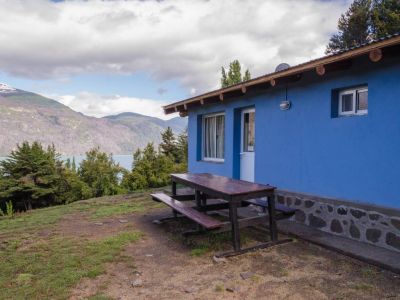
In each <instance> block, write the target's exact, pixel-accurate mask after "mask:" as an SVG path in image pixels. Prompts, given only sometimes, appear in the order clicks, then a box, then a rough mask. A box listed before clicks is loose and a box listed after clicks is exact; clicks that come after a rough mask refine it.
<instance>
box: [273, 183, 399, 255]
mask: <svg viewBox="0 0 400 300" xmlns="http://www.w3.org/2000/svg"><path fill="white" fill-rule="evenodd" d="M277 202H278V203H281V204H284V205H286V206H289V207H292V208H296V209H298V211H297V212H296V214H295V216H294V217H292V219H293V220H294V221H296V222H300V223H303V224H306V225H308V226H312V227H314V228H317V229H319V230H322V231H325V232H329V233H332V234H336V235H341V236H345V237H348V238H351V239H355V240H358V241H362V242H366V243H369V244H373V245H376V246H380V247H383V248H386V249H390V250H394V251H398V252H400V211H399V210H396V209H393V210H392V209H388V208H383V207H377V206H373V205H365V204H358V203H354V202H348V201H341V200H336V199H329V198H322V197H316V196H310V195H304V194H299V193H292V192H287V191H277Z"/></svg>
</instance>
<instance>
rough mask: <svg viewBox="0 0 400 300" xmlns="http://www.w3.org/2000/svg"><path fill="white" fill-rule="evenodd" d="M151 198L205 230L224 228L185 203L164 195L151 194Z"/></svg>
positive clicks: (220, 223) (218, 222)
mask: <svg viewBox="0 0 400 300" xmlns="http://www.w3.org/2000/svg"><path fill="white" fill-rule="evenodd" d="M151 197H152V198H153V200H154V201H158V202H163V203H165V204H166V205H168V206H170V207H171V208H172V209H174V210H175V211H177V212H178V213H180V214H182V215H184V216H186V217H187V218H189V219H191V220H192V221H194V222H196V223H197V224H200V225H201V226H203V227H204V228H205V229H209V230H211V229H217V228H220V227H222V225H223V224H224V223H222V222H220V221H218V220H216V219H214V218H212V217H210V216H208V215H206V214H204V213H202V212H199V211H198V210H196V209H194V208H192V207H189V206H186V205H185V204H184V203H182V202H180V201H178V200H175V199H173V198H171V197H170V196H168V195H166V194H163V193H158V194H151Z"/></svg>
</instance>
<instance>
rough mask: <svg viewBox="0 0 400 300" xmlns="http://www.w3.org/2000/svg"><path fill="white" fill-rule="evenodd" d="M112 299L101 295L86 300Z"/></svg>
mask: <svg viewBox="0 0 400 300" xmlns="http://www.w3.org/2000/svg"><path fill="white" fill-rule="evenodd" d="M111 299H112V298H110V297H108V296H105V295H103V294H96V295H93V296H90V297H88V298H87V300H111Z"/></svg>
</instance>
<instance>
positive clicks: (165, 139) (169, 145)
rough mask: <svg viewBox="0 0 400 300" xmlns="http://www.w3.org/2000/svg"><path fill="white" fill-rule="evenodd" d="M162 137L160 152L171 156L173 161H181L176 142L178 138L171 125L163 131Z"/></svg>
mask: <svg viewBox="0 0 400 300" xmlns="http://www.w3.org/2000/svg"><path fill="white" fill-rule="evenodd" d="M161 139H162V142H161V143H160V145H159V147H160V152H161V153H162V154H164V155H166V156H169V157H171V158H172V159H173V161H175V162H179V153H178V152H179V151H178V147H177V144H176V138H175V135H174V133H173V131H172V129H171V127H169V126H168V127H167V129H165V130H164V131H163V132H162V133H161Z"/></svg>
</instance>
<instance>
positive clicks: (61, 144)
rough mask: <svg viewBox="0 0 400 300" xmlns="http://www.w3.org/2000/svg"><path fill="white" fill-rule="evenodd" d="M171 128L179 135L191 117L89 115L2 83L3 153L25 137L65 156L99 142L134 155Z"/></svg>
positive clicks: (107, 148) (0, 125) (0, 149)
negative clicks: (163, 117)
mask: <svg viewBox="0 0 400 300" xmlns="http://www.w3.org/2000/svg"><path fill="white" fill-rule="evenodd" d="M168 126H171V128H172V129H173V130H174V131H175V133H180V132H182V131H183V130H184V129H185V128H186V126H187V120H186V119H183V118H175V119H171V120H167V121H165V120H161V119H158V118H154V117H149V116H144V115H140V114H136V113H122V114H119V115H115V116H107V117H103V118H95V117H89V116H86V115H84V114H82V113H79V112H76V111H74V110H72V109H70V108H69V107H67V106H65V105H63V104H61V103H59V102H57V101H55V100H52V99H49V98H46V97H43V96H41V95H38V94H35V93H31V92H27V91H23V90H19V89H15V88H12V87H10V86H8V85H5V84H0V156H1V155H8V154H9V153H10V151H11V150H12V149H15V146H16V144H17V143H22V142H23V141H25V140H26V141H30V142H33V141H39V142H41V143H42V144H43V145H50V144H54V145H55V147H56V149H57V150H58V151H59V152H60V153H61V154H74V155H79V154H84V153H85V152H86V151H88V150H89V149H91V148H93V147H96V146H99V147H100V148H101V149H102V150H103V151H106V152H107V153H113V154H131V153H132V152H133V151H135V150H136V149H137V148H142V147H144V146H146V144H147V143H148V142H154V143H155V144H158V143H159V142H160V140H161V138H160V133H161V131H163V130H164V129H165V128H167V127H168Z"/></svg>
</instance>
